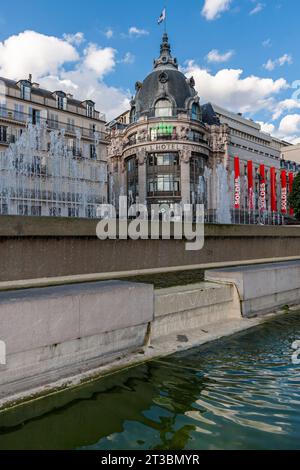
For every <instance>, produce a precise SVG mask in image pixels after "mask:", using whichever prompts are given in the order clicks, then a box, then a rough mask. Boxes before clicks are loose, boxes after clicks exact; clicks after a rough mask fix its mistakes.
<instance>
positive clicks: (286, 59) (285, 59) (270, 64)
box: [263, 54, 293, 72]
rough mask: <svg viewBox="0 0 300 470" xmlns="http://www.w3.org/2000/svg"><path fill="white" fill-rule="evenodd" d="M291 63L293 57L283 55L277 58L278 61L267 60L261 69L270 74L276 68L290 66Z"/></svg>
mask: <svg viewBox="0 0 300 470" xmlns="http://www.w3.org/2000/svg"><path fill="white" fill-rule="evenodd" d="M292 63H293V57H292V56H291V54H284V55H283V56H281V57H279V58H278V59H275V60H271V59H269V60H268V61H267V62H266V63H265V64H264V65H263V67H264V68H265V69H266V70H268V71H269V72H272V70H274V69H275V68H276V67H283V65H285V64H287V65H292Z"/></svg>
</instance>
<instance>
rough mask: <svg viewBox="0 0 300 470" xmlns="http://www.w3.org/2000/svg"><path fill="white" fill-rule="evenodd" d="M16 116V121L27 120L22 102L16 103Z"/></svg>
mask: <svg viewBox="0 0 300 470" xmlns="http://www.w3.org/2000/svg"><path fill="white" fill-rule="evenodd" d="M14 117H15V119H16V121H23V122H24V121H26V116H25V113H24V106H23V105H22V104H15V112H14Z"/></svg>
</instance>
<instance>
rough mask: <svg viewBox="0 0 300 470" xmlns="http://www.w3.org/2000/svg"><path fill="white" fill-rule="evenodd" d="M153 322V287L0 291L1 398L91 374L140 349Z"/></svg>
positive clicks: (106, 284) (118, 284)
mask: <svg viewBox="0 0 300 470" xmlns="http://www.w3.org/2000/svg"><path fill="white" fill-rule="evenodd" d="M153 318H154V294H153V287H152V286H151V285H146V284H134V283H128V282H118V281H110V282H102V283H95V284H84V285H75V286H61V287H52V288H44V289H31V290H27V291H17V292H6V293H3V292H2V293H0V340H1V341H4V342H5V343H6V350H7V365H6V366H0V385H1V387H0V390H1V392H0V394H1V396H3V394H4V395H5V394H6V393H8V394H12V393H15V392H18V391H21V390H22V388H23V387H25V389H30V388H32V387H34V386H37V385H40V384H47V383H51V382H52V381H53V380H58V379H59V378H65V377H67V376H68V375H74V373H78V372H82V371H84V370H90V369H91V368H93V367H99V365H101V364H103V363H105V362H107V361H109V360H112V359H113V358H115V356H116V355H117V354H120V353H129V352H132V351H136V350H138V349H139V348H141V347H142V346H143V345H144V343H145V341H146V337H147V331H148V324H149V323H150V322H152V321H153Z"/></svg>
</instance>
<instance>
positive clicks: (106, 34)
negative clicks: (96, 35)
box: [104, 28, 114, 39]
mask: <svg viewBox="0 0 300 470" xmlns="http://www.w3.org/2000/svg"><path fill="white" fill-rule="evenodd" d="M104 35H105V36H106V37H107V39H111V38H112V37H113V35H114V32H113V30H112V29H111V28H108V29H107V30H106V31H105V33H104Z"/></svg>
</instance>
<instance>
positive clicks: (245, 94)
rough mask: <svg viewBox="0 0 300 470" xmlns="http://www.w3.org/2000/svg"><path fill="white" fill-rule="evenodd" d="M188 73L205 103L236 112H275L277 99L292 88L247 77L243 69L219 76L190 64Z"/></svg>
mask: <svg viewBox="0 0 300 470" xmlns="http://www.w3.org/2000/svg"><path fill="white" fill-rule="evenodd" d="M185 73H186V74H187V75H188V76H189V77H191V76H193V77H194V79H195V82H196V88H197V90H198V92H199V94H200V96H201V98H202V99H203V100H204V101H211V102H213V103H216V104H218V105H220V106H223V107H225V108H228V109H231V110H232V111H234V112H243V113H255V112H256V111H258V110H261V109H266V108H267V109H274V102H275V99H274V97H275V96H276V95H277V94H278V93H279V92H281V91H283V90H284V89H286V88H288V84H287V82H286V80H285V79H283V78H280V79H278V80H273V79H271V78H260V77H256V76H255V75H250V76H248V77H245V78H243V77H242V75H243V70H240V69H222V70H219V71H218V72H217V73H216V74H215V75H213V74H211V73H210V72H209V71H208V70H206V69H204V68H201V67H200V66H199V65H197V64H196V63H195V62H194V61H190V62H188V64H187V67H186V68H185Z"/></svg>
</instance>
